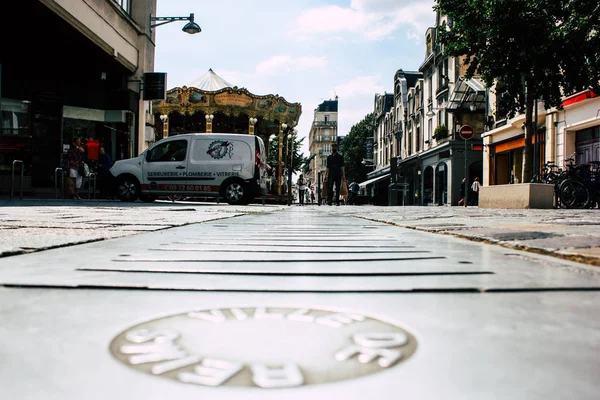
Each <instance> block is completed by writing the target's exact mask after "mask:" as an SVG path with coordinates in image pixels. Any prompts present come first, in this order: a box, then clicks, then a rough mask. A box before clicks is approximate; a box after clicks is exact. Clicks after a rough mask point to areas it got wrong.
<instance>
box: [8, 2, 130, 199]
mask: <svg viewBox="0 0 600 400" xmlns="http://www.w3.org/2000/svg"><path fill="white" fill-rule="evenodd" d="M2 16H3V18H2V20H3V22H2V24H0V36H1V37H3V38H5V40H3V41H2V45H1V50H2V51H0V115H1V117H0V193H5V194H6V193H7V192H8V191H9V189H10V186H11V175H12V170H13V164H14V165H15V166H16V168H18V170H17V171H16V172H17V174H20V168H21V166H22V167H23V173H24V180H23V189H24V191H25V192H26V193H28V192H36V193H40V194H42V193H47V194H49V195H50V194H53V189H54V184H55V182H54V181H55V171H56V169H57V168H62V167H64V154H66V152H65V149H67V148H68V145H69V144H70V143H71V142H72V140H73V138H74V137H75V136H79V137H81V138H82V139H83V142H84V143H85V141H87V140H89V139H92V140H97V141H102V143H103V144H104V145H106V146H107V150H108V151H110V152H112V154H111V155H112V156H113V158H115V159H119V158H122V157H120V155H122V156H130V155H131V154H133V152H135V151H136V150H137V139H136V138H137V135H136V134H135V132H136V128H137V126H136V125H137V114H138V109H139V106H140V101H139V93H138V92H135V91H133V90H130V89H129V88H128V80H129V79H130V77H131V76H132V74H133V72H132V70H131V69H129V68H127V67H126V66H125V64H127V63H126V62H124V61H123V60H122V59H121V58H119V57H116V56H115V55H114V54H109V53H108V52H107V51H106V50H105V49H103V48H101V47H100V46H98V45H97V44H95V43H94V42H93V41H92V40H90V39H89V38H88V37H86V36H85V35H84V34H83V33H82V32H81V31H80V30H78V29H76V28H75V27H73V26H72V25H71V24H70V23H69V22H67V21H65V20H64V19H63V18H61V17H60V16H58V15H57V14H56V13H55V12H54V11H53V10H51V9H50V8H48V7H47V6H46V5H44V4H43V2H40V1H32V0H20V1H18V2H14V3H11V6H10V7H5V8H4V9H3V14H2ZM23 16H27V20H28V22H27V23H28V24H30V25H31V26H44V34H43V35H34V36H31V38H29V36H23V35H22V34H18V32H21V31H22V29H23ZM96 17H97V15H96ZM15 34H17V35H18V37H19V38H18V40H10V39H9V38H14V37H15ZM115 54H116V53H115ZM122 61H123V62H122ZM130 67H132V68H135V66H130ZM15 160H16V161H17V163H14V162H15Z"/></svg>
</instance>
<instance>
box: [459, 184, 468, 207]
mask: <svg viewBox="0 0 600 400" xmlns="http://www.w3.org/2000/svg"><path fill="white" fill-rule="evenodd" d="M466 190H467V178H463V179H462V181H461V182H460V200H458V205H459V206H465V207H466V206H467V205H466V204H465V193H466Z"/></svg>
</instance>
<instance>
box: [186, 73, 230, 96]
mask: <svg viewBox="0 0 600 400" xmlns="http://www.w3.org/2000/svg"><path fill="white" fill-rule="evenodd" d="M187 86H188V87H195V88H198V89H200V90H204V91H207V92H215V91H217V90H221V89H223V88H228V87H233V85H232V84H231V83H229V82H227V81H226V80H225V79H223V78H221V77H220V76H219V75H217V74H215V72H214V71H213V70H212V68H210V69H209V70H208V72H206V73H205V74H204V75H202V76H201V77H200V78H197V79H195V80H193V81H191V82H190V83H188V84H187Z"/></svg>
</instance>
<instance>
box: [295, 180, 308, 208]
mask: <svg viewBox="0 0 600 400" xmlns="http://www.w3.org/2000/svg"><path fill="white" fill-rule="evenodd" d="M296 185H297V186H298V200H299V201H300V205H301V206H303V205H304V192H305V191H306V181H305V180H304V175H302V174H300V176H299V177H298V180H297V181H296Z"/></svg>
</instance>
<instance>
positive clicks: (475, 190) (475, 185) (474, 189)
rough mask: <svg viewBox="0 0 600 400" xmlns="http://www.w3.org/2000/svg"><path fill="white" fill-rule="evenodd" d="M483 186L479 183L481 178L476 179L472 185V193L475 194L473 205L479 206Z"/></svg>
mask: <svg viewBox="0 0 600 400" xmlns="http://www.w3.org/2000/svg"><path fill="white" fill-rule="evenodd" d="M480 188H481V184H480V183H479V177H477V176H476V177H475V180H474V181H473V184H472V185H471V191H472V192H473V205H478V204H479V189H480Z"/></svg>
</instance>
